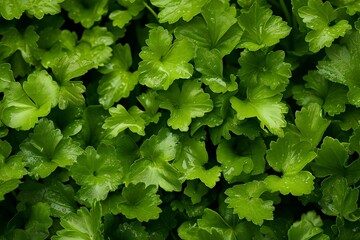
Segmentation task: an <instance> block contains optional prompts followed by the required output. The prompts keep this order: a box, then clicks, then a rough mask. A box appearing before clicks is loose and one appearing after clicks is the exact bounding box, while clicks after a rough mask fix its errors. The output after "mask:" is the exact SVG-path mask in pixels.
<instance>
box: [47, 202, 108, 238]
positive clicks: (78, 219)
mask: <svg viewBox="0 0 360 240" xmlns="http://www.w3.org/2000/svg"><path fill="white" fill-rule="evenodd" d="M101 217H102V213H101V205H100V204H99V203H97V204H95V205H94V206H93V207H92V208H91V210H90V211H89V210H88V209H87V208H85V207H81V208H80V209H79V210H78V211H77V213H76V214H75V213H70V214H69V215H67V216H65V217H64V218H61V219H60V224H61V226H62V227H63V229H61V230H59V231H57V232H56V236H53V237H52V238H51V239H52V240H63V239H84V240H102V239H104V237H103V234H102V227H103V223H102V221H101Z"/></svg>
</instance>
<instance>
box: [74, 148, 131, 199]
mask: <svg viewBox="0 0 360 240" xmlns="http://www.w3.org/2000/svg"><path fill="white" fill-rule="evenodd" d="M70 174H71V177H72V178H73V179H74V180H75V181H76V183H77V184H78V185H79V186H80V190H79V192H78V195H79V197H80V200H82V201H84V202H86V203H90V204H92V203H93V202H94V201H99V200H104V199H105V198H106V197H107V195H108V193H109V192H110V191H115V190H116V189H117V188H118V186H119V185H120V184H121V183H122V179H123V175H124V173H123V169H122V164H121V160H120V159H118V158H117V155H116V152H115V148H114V147H113V146H109V145H105V144H100V145H99V147H98V148H97V149H96V150H95V148H94V147H91V146H89V147H87V148H86V149H85V152H84V154H82V155H80V156H79V157H78V159H77V162H76V163H74V164H73V165H72V166H71V168H70Z"/></svg>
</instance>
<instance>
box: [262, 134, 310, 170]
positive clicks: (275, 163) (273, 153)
mask: <svg viewBox="0 0 360 240" xmlns="http://www.w3.org/2000/svg"><path fill="white" fill-rule="evenodd" d="M315 157H316V153H315V152H314V151H313V147H312V145H311V144H310V143H309V142H308V141H300V140H299V139H298V138H297V137H296V136H293V135H291V134H286V135H285V137H283V138H278V140H277V141H276V142H274V141H272V142H271V143H270V149H269V150H268V151H267V153H266V160H267V162H268V163H269V165H270V166H271V167H272V168H273V169H274V170H275V171H277V172H282V173H283V174H284V175H296V174H298V173H299V172H300V171H301V170H302V169H303V168H304V167H305V166H306V165H307V164H308V163H309V162H311V161H312V160H314V158H315Z"/></svg>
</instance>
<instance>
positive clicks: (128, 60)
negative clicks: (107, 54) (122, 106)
mask: <svg viewBox="0 0 360 240" xmlns="http://www.w3.org/2000/svg"><path fill="white" fill-rule="evenodd" d="M113 51H114V53H113V56H112V59H111V60H110V63H108V64H107V66H105V69H104V70H102V72H103V73H104V74H105V75H104V76H103V77H102V78H101V79H100V81H99V86H98V89H97V92H98V94H99V96H100V97H99V102H100V104H101V105H103V106H104V108H106V109H108V108H110V107H111V106H112V105H113V104H114V103H115V102H118V101H119V100H120V99H122V98H127V97H128V96H129V94H130V92H131V91H132V90H133V89H134V88H135V86H136V84H137V80H138V74H137V72H134V73H132V72H130V71H129V68H130V66H131V64H132V57H131V50H130V46H129V45H128V44H125V45H121V44H118V45H116V46H115V47H114V48H113ZM105 71H106V72H105Z"/></svg>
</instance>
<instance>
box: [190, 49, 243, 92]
mask: <svg viewBox="0 0 360 240" xmlns="http://www.w3.org/2000/svg"><path fill="white" fill-rule="evenodd" d="M194 61H195V69H196V70H197V71H198V72H200V73H201V74H202V76H201V78H200V80H201V81H202V82H203V83H204V84H206V85H208V86H209V87H210V89H211V91H213V92H214V93H223V92H227V91H235V90H236V89H237V87H238V85H237V83H236V82H235V76H234V77H231V76H230V81H229V80H227V79H226V78H224V77H223V62H222V58H221V55H220V52H219V51H218V50H217V49H213V50H211V51H209V50H206V49H204V48H199V49H198V50H197V52H196V57H195V59H194Z"/></svg>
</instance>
